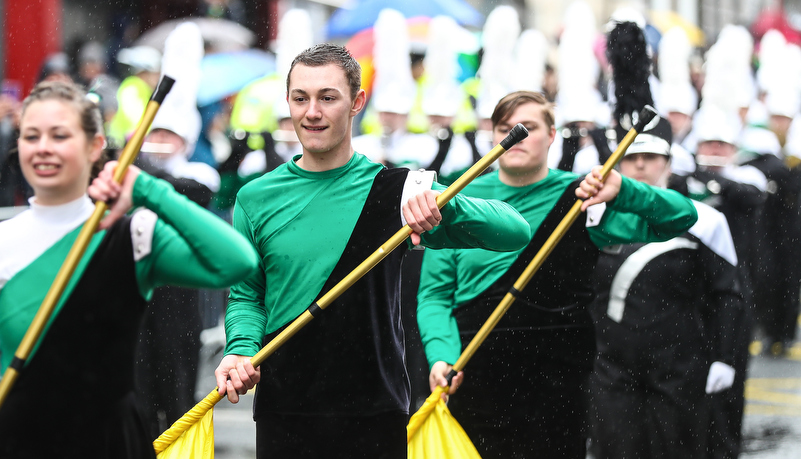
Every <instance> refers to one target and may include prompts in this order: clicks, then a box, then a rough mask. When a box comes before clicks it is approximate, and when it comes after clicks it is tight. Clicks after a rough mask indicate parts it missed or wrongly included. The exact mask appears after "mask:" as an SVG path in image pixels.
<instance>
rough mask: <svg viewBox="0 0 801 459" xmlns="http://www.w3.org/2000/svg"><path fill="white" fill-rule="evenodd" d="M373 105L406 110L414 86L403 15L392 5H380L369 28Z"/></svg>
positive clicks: (387, 109) (412, 97)
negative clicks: (373, 77) (371, 29)
mask: <svg viewBox="0 0 801 459" xmlns="http://www.w3.org/2000/svg"><path fill="white" fill-rule="evenodd" d="M373 33H374V37H375V45H374V47H373V67H374V68H375V80H374V81H373V95H372V103H373V107H374V108H375V109H376V110H378V111H379V112H390V113H401V114H408V113H409V111H410V110H411V108H412V105H413V104H414V98H415V94H416V92H417V86H416V84H415V82H414V78H413V77H412V67H411V57H410V52H411V45H410V42H409V30H408V28H407V26H406V18H405V17H404V16H403V14H402V13H401V12H399V11H397V10H393V9H389V8H386V9H383V10H381V12H380V13H379V14H378V19H376V22H375V26H374V28H373Z"/></svg>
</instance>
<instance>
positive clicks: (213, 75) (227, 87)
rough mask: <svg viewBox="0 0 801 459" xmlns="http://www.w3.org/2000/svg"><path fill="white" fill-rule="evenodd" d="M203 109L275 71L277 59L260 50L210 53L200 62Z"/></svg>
mask: <svg viewBox="0 0 801 459" xmlns="http://www.w3.org/2000/svg"><path fill="white" fill-rule="evenodd" d="M200 71H201V76H200V89H198V94H197V104H198V106H200V107H203V106H205V105H208V104H211V103H214V102H216V101H218V100H220V99H223V98H225V97H228V96H230V95H232V94H236V93H237V92H239V91H240V90H241V89H242V88H244V87H245V86H246V85H247V84H248V83H250V82H252V81H254V80H257V79H259V78H261V77H263V76H266V75H268V74H270V73H272V72H274V71H275V57H274V56H273V55H272V54H270V53H267V52H265V51H260V50H258V49H247V50H244V51H234V52H229V53H215V54H209V55H207V56H205V57H204V58H203V60H202V61H201V62H200Z"/></svg>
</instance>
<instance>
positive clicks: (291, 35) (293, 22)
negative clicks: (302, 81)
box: [274, 8, 314, 79]
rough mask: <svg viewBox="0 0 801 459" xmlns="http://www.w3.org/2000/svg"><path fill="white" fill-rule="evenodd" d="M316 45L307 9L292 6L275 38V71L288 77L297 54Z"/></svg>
mask: <svg viewBox="0 0 801 459" xmlns="http://www.w3.org/2000/svg"><path fill="white" fill-rule="evenodd" d="M313 45H314V36H313V30H312V21H311V17H310V16H309V13H308V12H307V11H306V10H301V9H299V8H292V9H290V10H288V11H287V12H286V13H284V15H283V17H281V22H280V23H279V24H278V34H277V36H276V38H275V44H274V49H275V71H276V73H277V74H278V75H279V76H280V77H281V78H284V79H286V76H287V74H288V73H289V67H291V66H292V61H293V60H294V59H295V56H297V55H298V54H300V53H301V52H302V51H304V50H306V49H308V48H310V47H311V46H313Z"/></svg>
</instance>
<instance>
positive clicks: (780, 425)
mask: <svg viewBox="0 0 801 459" xmlns="http://www.w3.org/2000/svg"><path fill="white" fill-rule="evenodd" d="M749 370H750V373H749V377H748V380H747V381H746V387H745V397H746V407H745V422H744V427H743V454H742V456H741V457H744V458H754V459H756V458H759V459H790V458H801V343H795V345H794V346H793V347H792V348H790V350H789V352H788V355H787V356H785V357H782V358H774V357H769V356H764V355H759V356H756V357H752V358H751V364H750V368H749Z"/></svg>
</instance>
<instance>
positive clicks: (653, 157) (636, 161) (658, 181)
mask: <svg viewBox="0 0 801 459" xmlns="http://www.w3.org/2000/svg"><path fill="white" fill-rule="evenodd" d="M620 173H621V174H623V175H625V176H626V177H628V178H631V179H634V180H637V181H639V182H643V183H647V184H649V185H652V186H658V187H664V186H665V185H666V184H667V178H668V175H670V164H669V163H668V157H667V156H665V155H660V154H657V153H634V154H631V155H626V156H624V157H623V159H622V160H621V161H620Z"/></svg>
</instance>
